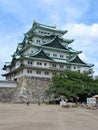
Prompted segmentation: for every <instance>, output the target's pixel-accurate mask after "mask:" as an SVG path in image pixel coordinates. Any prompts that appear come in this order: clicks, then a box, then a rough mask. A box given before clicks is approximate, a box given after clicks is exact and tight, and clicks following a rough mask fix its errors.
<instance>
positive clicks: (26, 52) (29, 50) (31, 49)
mask: <svg viewBox="0 0 98 130" xmlns="http://www.w3.org/2000/svg"><path fill="white" fill-rule="evenodd" d="M32 51H33V53H35V52H36V51H38V49H37V48H36V47H31V48H29V49H28V50H26V51H25V52H24V53H23V54H30V53H31V52H32Z"/></svg>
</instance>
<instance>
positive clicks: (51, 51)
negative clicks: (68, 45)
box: [44, 49, 69, 59]
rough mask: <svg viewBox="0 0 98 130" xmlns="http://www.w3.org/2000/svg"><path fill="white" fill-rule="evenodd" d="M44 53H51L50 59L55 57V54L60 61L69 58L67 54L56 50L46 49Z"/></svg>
mask: <svg viewBox="0 0 98 130" xmlns="http://www.w3.org/2000/svg"><path fill="white" fill-rule="evenodd" d="M44 52H45V53H50V57H54V56H53V54H57V57H56V58H60V59H66V57H67V56H69V54H68V53H67V52H62V51H56V50H49V49H44ZM60 55H63V58H61V57H60Z"/></svg>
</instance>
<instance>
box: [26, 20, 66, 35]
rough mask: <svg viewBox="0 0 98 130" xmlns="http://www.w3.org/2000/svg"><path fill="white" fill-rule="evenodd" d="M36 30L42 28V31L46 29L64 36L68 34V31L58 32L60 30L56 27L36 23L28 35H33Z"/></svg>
mask: <svg viewBox="0 0 98 130" xmlns="http://www.w3.org/2000/svg"><path fill="white" fill-rule="evenodd" d="M36 28H41V29H45V30H48V31H53V32H58V33H61V34H62V35H64V34H65V33H67V30H58V29H57V28H56V26H48V25H45V24H40V23H38V22H36V21H34V22H33V26H32V28H31V29H30V30H29V31H28V32H27V33H26V34H27V35H29V34H30V33H32V32H33V31H34V30H35V29H36Z"/></svg>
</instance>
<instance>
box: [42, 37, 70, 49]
mask: <svg viewBox="0 0 98 130" xmlns="http://www.w3.org/2000/svg"><path fill="white" fill-rule="evenodd" d="M42 46H47V47H52V48H58V49H64V50H68V49H67V48H66V47H64V46H63V45H62V44H61V43H60V42H59V40H58V38H57V37H56V36H55V37H54V39H53V40H52V41H50V42H49V43H46V44H43V45H42Z"/></svg>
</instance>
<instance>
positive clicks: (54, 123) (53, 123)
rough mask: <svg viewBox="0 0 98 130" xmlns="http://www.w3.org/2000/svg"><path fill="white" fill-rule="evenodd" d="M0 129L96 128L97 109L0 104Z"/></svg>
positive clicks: (76, 129) (64, 129) (68, 129)
mask: <svg viewBox="0 0 98 130" xmlns="http://www.w3.org/2000/svg"><path fill="white" fill-rule="evenodd" d="M0 130H98V109H97V110H88V109H81V108H60V107H59V106H53V105H41V106H38V105H30V106H26V105H25V104H0Z"/></svg>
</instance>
